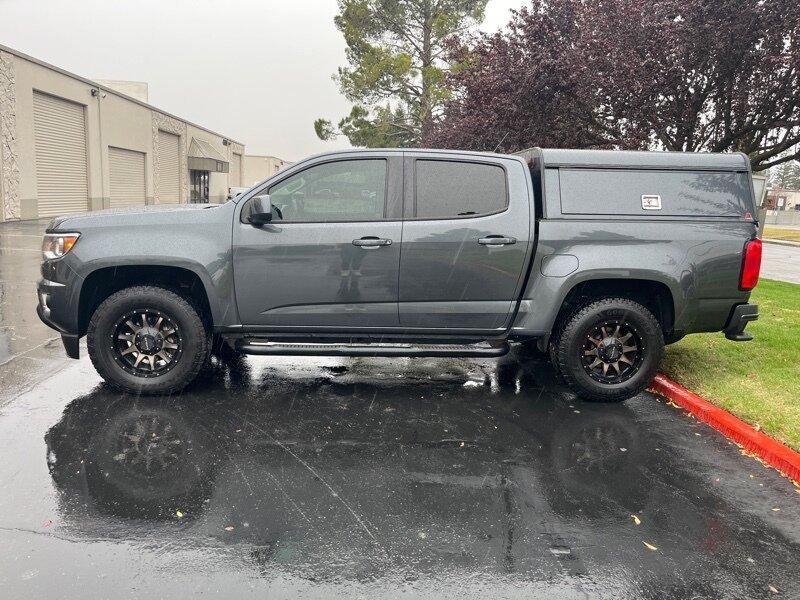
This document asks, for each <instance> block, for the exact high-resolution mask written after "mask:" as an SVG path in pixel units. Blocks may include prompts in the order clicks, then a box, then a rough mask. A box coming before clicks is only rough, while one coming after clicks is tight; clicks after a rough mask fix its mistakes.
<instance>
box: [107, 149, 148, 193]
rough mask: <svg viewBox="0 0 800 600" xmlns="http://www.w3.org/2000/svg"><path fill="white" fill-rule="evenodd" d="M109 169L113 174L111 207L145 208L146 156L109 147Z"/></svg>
mask: <svg viewBox="0 0 800 600" xmlns="http://www.w3.org/2000/svg"><path fill="white" fill-rule="evenodd" d="M108 168H109V171H110V174H111V206H112V207H118V206H143V205H144V204H145V187H144V185H145V183H144V154H143V153H142V152H135V151H133V150H125V149H124V148H113V147H109V148H108Z"/></svg>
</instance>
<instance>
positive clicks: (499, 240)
mask: <svg viewBox="0 0 800 600" xmlns="http://www.w3.org/2000/svg"><path fill="white" fill-rule="evenodd" d="M478 243H479V244H480V245H481V246H489V247H495V246H509V245H511V244H516V243H517V238H513V237H505V236H502V235H490V236H487V237H484V238H481V239H479V240H478Z"/></svg>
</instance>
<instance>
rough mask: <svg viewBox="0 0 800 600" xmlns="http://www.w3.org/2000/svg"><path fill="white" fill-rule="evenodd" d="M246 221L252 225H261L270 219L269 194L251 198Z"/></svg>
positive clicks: (270, 202) (270, 203) (270, 205)
mask: <svg viewBox="0 0 800 600" xmlns="http://www.w3.org/2000/svg"><path fill="white" fill-rule="evenodd" d="M247 221H248V222H249V223H250V224H251V225H253V226H254V227H261V226H262V225H266V224H267V223H270V222H271V221H272V201H271V200H270V199H269V194H267V195H264V196H255V197H254V198H253V200H252V201H251V202H250V211H249V214H248V215H247Z"/></svg>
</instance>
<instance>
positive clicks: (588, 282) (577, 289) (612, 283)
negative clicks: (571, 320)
mask: <svg viewBox="0 0 800 600" xmlns="http://www.w3.org/2000/svg"><path fill="white" fill-rule="evenodd" d="M611 297H616V298H626V299H628V300H633V301H634V302H638V303H639V304H641V305H642V306H644V307H645V308H647V309H648V310H649V311H650V312H651V313H653V316H655V318H656V320H657V321H658V323H659V325H661V330H662V332H663V334H664V338H665V339H670V338H671V337H672V336H673V334H674V328H675V309H676V306H675V297H674V294H673V292H672V290H671V289H670V287H669V286H668V285H667V284H666V283H665V282H664V281H661V280H660V279H648V278H632V279H631V278H619V277H597V278H591V279H583V280H581V281H577V282H574V283H573V285H572V286H570V287H569V288H568V289H566V290H565V291H564V293H563V296H562V299H561V303H560V304H559V309H558V311H557V312H556V314H555V317H554V318H553V321H552V323H551V324H550V330H549V331H550V334H551V335H552V333H553V331H554V330H555V328H556V327H558V325H559V324H560V323H561V322H563V321H564V319H566V318H568V317H569V315H570V314H572V313H573V312H574V311H575V310H577V309H578V308H579V307H581V306H584V305H586V304H588V303H590V302H592V301H594V300H599V299H601V298H611Z"/></svg>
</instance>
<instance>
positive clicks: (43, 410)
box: [0, 224, 800, 599]
mask: <svg viewBox="0 0 800 600" xmlns="http://www.w3.org/2000/svg"><path fill="white" fill-rule="evenodd" d="M40 229H41V224H16V225H13V226H4V228H2V229H0V483H2V487H1V488H0V598H4V599H5V598H14V599H15V598H37V599H42V598H45V599H47V598H195V597H209V598H246V597H278V598H296V597H305V598H317V597H363V598H368V597H369V598H375V597H379V598H382V597H388V598H392V597H433V598H461V597H463V598H505V597H515V598H516V597H518V598H531V597H537V598H539V597H542V598H551V597H552V598H597V597H609V598H611V597H613V598H770V597H785V598H797V597H800V493H798V492H797V491H796V488H795V487H794V486H793V485H792V483H791V482H790V481H789V480H787V479H785V478H783V477H781V476H780V475H779V474H778V473H777V472H776V471H774V470H772V469H770V468H767V467H765V466H763V465H762V464H760V463H759V462H758V461H756V460H754V459H753V458H751V457H749V456H746V455H743V454H742V452H741V451H740V449H739V448H738V447H737V446H735V445H734V444H732V443H730V442H728V441H727V440H725V439H724V438H722V437H721V436H720V435H718V434H717V433H716V432H714V431H713V430H711V429H710V428H708V427H706V426H705V425H703V424H701V423H698V422H696V421H695V420H693V419H691V418H690V417H688V416H686V415H685V413H684V412H683V411H681V410H679V409H677V408H676V407H673V406H670V405H668V404H667V403H666V402H665V401H664V400H663V399H658V398H656V397H655V396H653V395H651V394H642V395H640V396H638V397H637V398H634V399H633V400H631V401H628V402H626V403H624V404H622V405H595V404H587V403H584V402H581V401H579V400H577V399H576V398H575V397H574V396H573V395H572V394H571V393H569V392H568V391H567V390H566V389H564V388H563V387H561V386H560V385H559V384H558V383H557V382H556V381H555V379H554V377H553V374H552V371H551V370H550V368H549V366H548V365H547V363H545V362H543V361H541V360H540V359H538V358H537V357H535V356H529V355H526V354H525V353H524V352H522V351H520V350H515V351H514V352H512V354H510V355H509V356H507V357H505V358H503V359H502V360H482V361H478V360H461V359H459V360H433V359H402V360H398V359H392V360H390V359H333V358H331V359H326V358H313V359H302V358H296V357H292V358H266V357H263V358H262V357H248V358H246V359H244V360H240V361H233V362H229V363H215V364H214V365H213V366H212V367H211V368H209V369H208V371H207V372H205V374H204V375H203V377H202V378H201V380H199V381H198V382H196V383H195V384H193V385H192V386H191V387H190V388H189V389H187V390H186V391H185V392H184V393H182V394H181V395H179V396H174V397H170V398H149V399H148V398H137V397H132V396H127V395H124V394H120V393H117V392H113V391H110V390H109V389H107V388H106V387H105V386H104V385H103V384H102V383H101V380H100V379H99V377H98V376H97V375H96V373H95V372H94V370H93V368H92V366H91V363H90V362H89V360H88V358H87V357H86V356H85V349H83V355H84V356H83V358H82V359H81V360H80V361H70V360H68V359H66V358H64V356H63V352H62V351H61V348H60V343H59V342H58V341H53V340H52V339H51V338H53V337H54V335H53V334H54V332H51V331H50V330H48V329H46V328H45V327H44V326H42V325H41V324H40V323H39V322H38V319H37V318H36V316H35V313H34V307H35V293H34V289H35V280H36V277H37V266H38V260H39V256H38V253H37V251H36V249H37V248H38V245H39V240H38V239H37V236H38V235H40Z"/></svg>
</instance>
